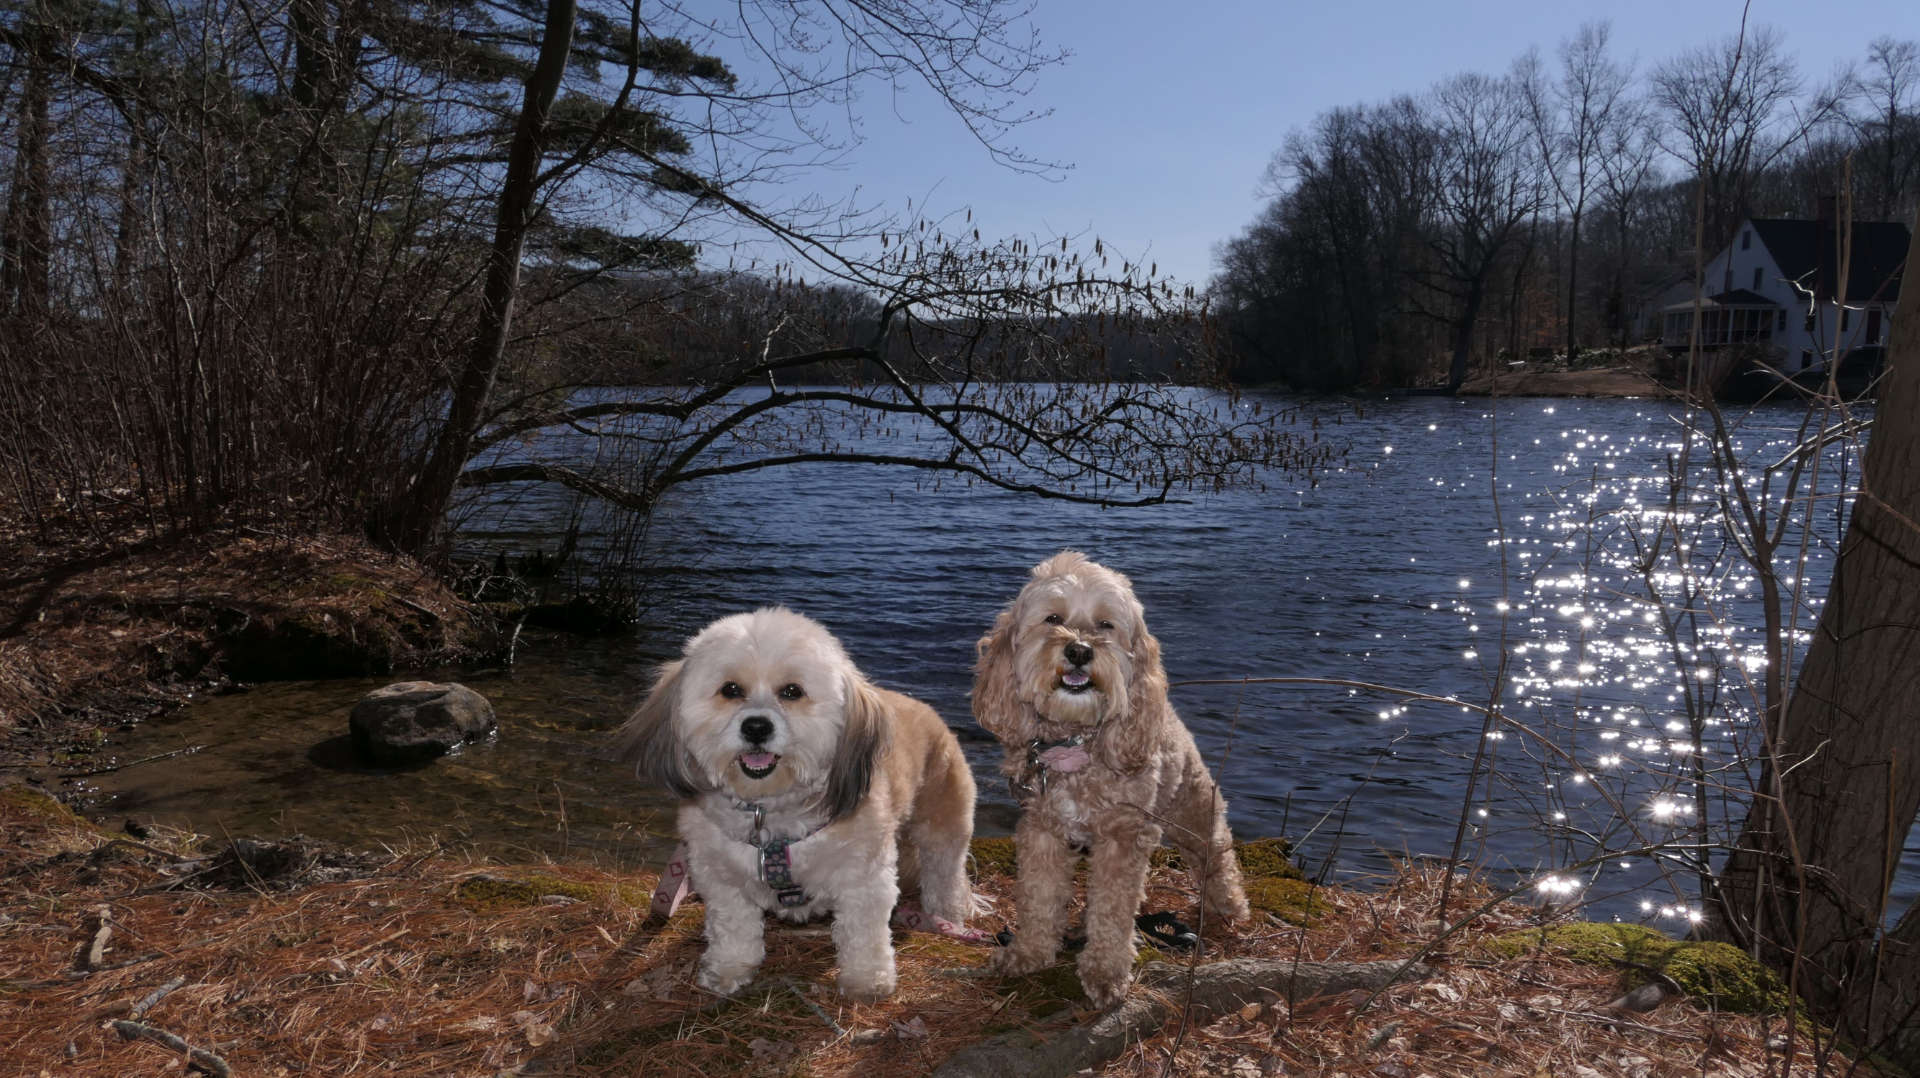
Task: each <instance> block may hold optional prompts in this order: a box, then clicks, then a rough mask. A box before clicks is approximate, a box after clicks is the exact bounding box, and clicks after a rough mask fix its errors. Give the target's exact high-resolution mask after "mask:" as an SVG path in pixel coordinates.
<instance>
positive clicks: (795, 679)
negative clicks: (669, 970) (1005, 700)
mask: <svg viewBox="0 0 1920 1078" xmlns="http://www.w3.org/2000/svg"><path fill="white" fill-rule="evenodd" d="M749 719H760V720H764V722H765V723H767V724H768V725H769V726H770V728H771V732H770V734H769V735H768V736H767V737H766V738H765V739H764V740H763V741H759V742H755V741H753V740H751V739H750V738H748V736H747V733H746V730H747V727H746V726H745V723H746V722H747V720H749ZM762 729H763V730H764V729H765V728H762ZM617 752H618V753H619V754H620V755H621V756H622V757H624V758H626V759H630V760H632V761H633V762H634V764H635V769H636V773H637V774H638V775H639V776H640V777H641V778H642V779H644V780H645V781H647V782H650V783H652V784H655V785H658V786H663V787H665V788H666V789H667V790H669V791H671V792H672V793H673V794H674V795H675V796H677V797H679V798H681V799H682V800H681V804H680V812H679V826H680V837H681V839H682V840H683V841H685V842H686V843H687V857H688V864H687V868H688V872H689V874H690V875H691V877H692V882H693V886H694V888H695V889H696V890H698V891H699V892H700V895H701V898H702V899H703V900H704V901H705V903H706V906H707V919H706V937H707V950H706V953H705V954H704V955H703V956H702V957H701V960H700V969H699V973H698V980H699V983H700V984H701V985H702V986H703V987H705V988H707V989H709V990H710V991H713V992H717V993H720V994H722V995H731V994H732V993H733V992H735V991H737V990H738V989H739V988H741V987H742V986H744V985H746V984H747V983H748V982H749V981H751V980H752V979H753V977H754V974H755V972H756V971H757V970H758V969H759V967H760V963H761V962H762V960H764V958H765V957H766V946H765V941H764V939H763V933H764V922H763V913H764V912H765V911H769V910H772V911H775V912H778V913H779V914H780V915H781V916H783V917H786V918H788V919H790V920H797V921H802V920H806V919H807V918H808V917H810V916H812V915H815V914H820V913H825V912H827V911H829V910H831V911H832V912H833V914H834V918H833V939H834V945H835V948H836V949H837V951H838V953H839V959H840V990H841V991H842V992H844V993H846V994H848V995H851V996H855V997H858V998H862V999H876V998H880V997H882V996H886V995H890V994H892V992H893V990H894V986H895V983H896V979H897V978H896V974H895V968H894V956H893V943H892V935H891V930H890V928H889V925H888V922H889V920H890V918H891V917H892V914H893V907H894V904H895V903H896V901H897V900H898V898H899V894H900V883H899V876H900V850H899V839H900V837H901V836H902V835H904V836H905V837H906V838H907V840H908V841H909V842H910V843H911V844H912V853H913V854H914V855H915V856H914V858H913V864H914V865H916V866H917V877H918V884H919V890H920V900H921V904H922V905H923V906H924V908H925V909H926V911H927V912H928V913H929V914H932V915H934V916H937V917H944V918H946V919H947V920H949V921H953V922H955V923H957V924H958V923H963V922H964V921H965V920H966V918H967V915H968V914H970V913H971V912H973V906H974V903H973V896H972V893H971V890H970V888H969V887H968V884H967V874H966V857H967V843H968V842H969V841H970V840H971V839H972V837H973V798H974V789H973V776H972V774H971V773H970V772H969V771H968V769H967V762H966V758H965V757H964V756H963V755H962V754H961V752H960V743H959V741H958V740H956V739H955V738H954V736H953V731H951V730H949V729H947V725H946V723H944V722H942V721H941V720H940V717H939V716H938V715H936V714H935V713H934V711H933V709H932V708H930V707H928V706H927V705H925V704H923V703H921V702H919V701H917V700H914V699H913V698H911V697H908V696H904V695H902V694H900V693H896V692H890V691H888V690H885V689H882V688H879V687H878V686H875V685H874V684H872V683H871V682H869V681H867V679H866V678H865V677H864V676H862V675H861V673H860V671H859V669H858V668H856V667H855V666H854V665H853V661H852V660H851V659H849V658H848V657H847V654H846V651H845V650H844V649H842V648H841V646H840V642H839V641H838V640H835V639H834V637H833V635H832V634H831V633H829V632H827V630H826V629H825V628H823V627H822V626H821V625H820V624H819V623H817V622H815V621H812V620H811V619H809V618H806V617H803V616H801V615H799V614H795V613H793V612H791V611H788V610H784V609H780V608H777V607H769V608H766V609H761V610H756V611H754V612H752V613H748V614H735V615H732V616H731V617H725V618H721V619H720V620H718V621H716V622H714V623H713V624H711V625H709V626H707V627H706V628H705V629H702V630H701V631H700V632H699V633H697V634H695V635H694V636H693V638H692V639H690V640H689V641H688V642H687V645H686V649H685V652H684V654H683V656H682V657H681V658H680V659H678V660H675V661H673V662H669V663H667V664H665V665H663V666H662V667H661V668H660V674H659V677H658V678H657V679H656V681H655V683H654V686H653V689H652V691H651V692H650V693H648V695H647V699H646V700H645V702H643V703H642V704H641V705H640V707H639V708H638V709H637V710H636V711H635V712H634V714H633V717H632V718H631V719H629V720H628V721H627V723H626V725H625V726H624V727H622V728H621V731H620V735H619V739H618V742H617ZM762 756H771V757H772V758H773V760H774V762H773V764H772V765H771V768H770V770H768V769H766V768H752V769H750V768H749V767H748V760H749V758H752V759H755V760H758V759H760V758H761V757H762ZM755 771H765V773H764V774H758V775H756V774H755V773H754V772H755ZM742 805H749V806H751V805H758V806H760V807H761V808H762V809H763V810H764V816H763V819H764V831H763V833H762V837H761V838H762V841H763V842H764V841H766V840H771V839H781V838H785V839H795V840H797V841H795V842H794V844H793V845H792V846H790V847H789V848H788V854H789V856H790V858H791V862H792V866H793V877H794V879H795V881H796V882H797V883H798V884H799V885H800V886H801V887H802V888H804V889H805V891H806V894H807V897H808V899H809V901H808V902H807V903H806V904H804V905H801V906H796V907H788V908H782V907H781V906H780V905H779V902H778V900H777V898H776V896H775V893H774V891H773V890H772V889H771V888H769V887H768V886H767V885H766V884H764V883H762V882H760V879H759V858H760V850H759V849H758V848H757V847H756V846H755V845H754V844H753V843H752V840H751V836H752V832H753V811H752V809H751V808H742V807H741V806H742Z"/></svg>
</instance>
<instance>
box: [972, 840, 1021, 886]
mask: <svg viewBox="0 0 1920 1078" xmlns="http://www.w3.org/2000/svg"><path fill="white" fill-rule="evenodd" d="M970 849H971V850H972V852H973V874H974V876H976V877H980V876H1012V875H1014V874H1015V869H1016V866H1017V865H1018V863H1019V862H1018V861H1017V860H1016V859H1015V857H1014V849H1013V839H1011V838H976V839H974V840H973V844H972V846H971V847H970Z"/></svg>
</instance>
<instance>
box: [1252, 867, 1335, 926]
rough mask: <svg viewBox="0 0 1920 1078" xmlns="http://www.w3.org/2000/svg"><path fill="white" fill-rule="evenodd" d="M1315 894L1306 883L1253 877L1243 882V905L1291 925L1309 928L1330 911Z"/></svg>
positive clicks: (1293, 879) (1314, 889)
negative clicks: (1307, 926)
mask: <svg viewBox="0 0 1920 1078" xmlns="http://www.w3.org/2000/svg"><path fill="white" fill-rule="evenodd" d="M1319 890H1320V889H1319V888H1317V887H1315V886H1314V885H1313V884H1311V883H1308V882H1307V881H1306V880H1303V879H1297V878H1289V877H1284V876H1282V877H1275V876H1254V877H1249V878H1248V879H1247V881H1246V891H1247V905H1249V906H1252V907H1253V908H1254V909H1256V910H1265V911H1266V912H1268V913H1271V914H1273V915H1274V916H1275V917H1278V918H1280V919H1281V920H1282V921H1285V922H1287V923H1288V924H1292V925H1310V924H1312V923H1313V922H1314V921H1315V920H1317V919H1318V918H1319V917H1320V916H1321V915H1322V914H1324V913H1326V912H1327V910H1328V909H1330V908H1331V907H1329V906H1328V905H1327V901H1326V899H1323V898H1321V897H1320V894H1319Z"/></svg>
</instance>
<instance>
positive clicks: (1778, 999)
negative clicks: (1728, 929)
mask: <svg viewBox="0 0 1920 1078" xmlns="http://www.w3.org/2000/svg"><path fill="white" fill-rule="evenodd" d="M1660 969H1661V972H1662V973H1665V974H1666V975H1667V976H1668V977H1671V978H1673V983H1675V984H1677V985H1679V986H1680V989H1681V990H1682V991H1684V992H1685V993H1686V994H1687V996H1688V998H1690V999H1694V1000H1698V1001H1699V1002H1701V1003H1704V1004H1706V1005H1707V1006H1710V1007H1713V1008H1715V1009H1717V1010H1722V1011H1737V1012H1739V1013H1741V1014H1785V1013H1787V1012H1788V1011H1789V1010H1790V1009H1791V1006H1792V1003H1793V997H1792V996H1791V995H1790V994H1788V992H1787V986H1786V985H1785V984H1784V983H1782V982H1781V980H1780V978H1779V977H1778V976H1777V975H1776V974H1775V973H1774V972H1773V971H1772V970H1770V969H1768V968H1767V967H1765V966H1763V965H1761V964H1760V963H1758V962H1756V961H1754V960H1753V959H1752V958H1751V957H1749V956H1748V955H1747V953H1746V952H1745V951H1742V950H1741V949H1740V948H1738V947H1735V946H1732V945H1731V944H1726V943H1719V942H1716V941H1711V940H1707V941H1687V942H1681V943H1676V944H1675V945H1674V947H1673V953H1672V954H1671V955H1669V956H1668V958H1667V961H1666V964H1665V965H1664V966H1662V967H1661V968H1660Z"/></svg>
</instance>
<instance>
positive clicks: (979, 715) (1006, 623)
mask: <svg viewBox="0 0 1920 1078" xmlns="http://www.w3.org/2000/svg"><path fill="white" fill-rule="evenodd" d="M974 652H975V654H976V655H977V656H978V661H976V662H975V663H974V667H973V718H974V721H975V722H978V723H979V724H980V727H981V729H983V730H985V731H986V732H988V733H990V734H992V735H993V736H995V737H997V738H999V739H1000V740H1002V741H1005V742H1007V743H1009V744H1011V743H1013V742H1015V741H1025V740H1027V738H1028V736H1029V734H1028V732H1027V729H1026V723H1024V722H1022V721H1021V716H1022V715H1023V714H1024V713H1025V709H1023V708H1022V707H1021V706H1020V694H1019V689H1018V687H1017V685H1016V684H1015V681H1014V678H1015V677H1016V674H1015V672H1014V661H1013V608H1012V607H1008V608H1007V609H1005V610H1002V611H1001V612H1000V615H999V616H998V617H996V618H994V619H993V628H992V629H990V630H988V632H987V635H985V636H983V637H981V638H980V642H979V643H978V644H975V645H974Z"/></svg>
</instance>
